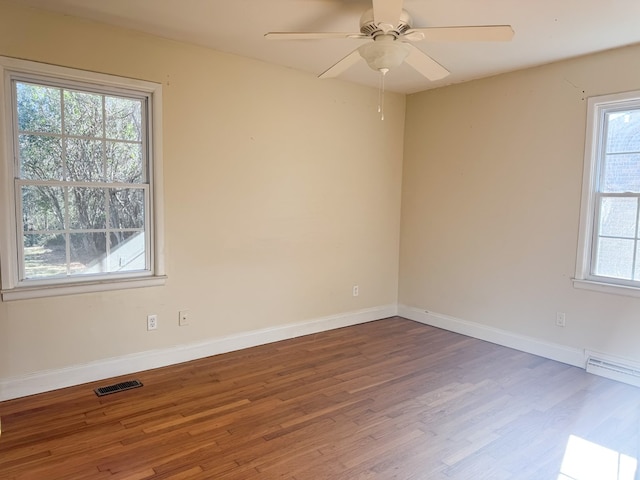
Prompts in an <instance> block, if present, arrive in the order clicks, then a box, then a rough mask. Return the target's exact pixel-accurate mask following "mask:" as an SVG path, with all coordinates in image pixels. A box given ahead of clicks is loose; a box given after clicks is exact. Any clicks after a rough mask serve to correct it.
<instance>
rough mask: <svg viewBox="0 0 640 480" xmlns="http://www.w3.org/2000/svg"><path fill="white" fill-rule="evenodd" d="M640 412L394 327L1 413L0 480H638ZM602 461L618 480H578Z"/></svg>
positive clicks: (85, 389) (599, 387)
mask: <svg viewBox="0 0 640 480" xmlns="http://www.w3.org/2000/svg"><path fill="white" fill-rule="evenodd" d="M132 378H136V379H139V380H140V381H142V383H144V387H142V388H138V389H134V390H129V391H125V392H121V393H116V394H113V395H108V396H105V397H101V398H98V397H96V396H95V394H94V393H93V389H94V388H96V387H98V386H103V385H108V384H110V383H115V382H118V381H122V380H128V379H132ZM639 405H640V389H637V388H635V387H631V386H628V385H624V384H621V383H617V382H613V381H610V380H606V379H603V378H600V377H596V376H593V375H589V374H587V373H585V372H584V371H583V370H581V369H578V368H575V367H570V366H567V365H564V364H561V363H557V362H554V361H551V360H545V359H543V358H540V357H536V356H533V355H528V354H525V353H521V352H517V351H515V350H511V349H508V348H504V347H500V346H497V345H493V344H490V343H486V342H482V341H480V340H475V339H471V338H468V337H464V336H462V335H457V334H454V333H451V332H447V331H443V330H439V329H436V328H432V327H429V326H425V325H421V324H418V323H414V322H412V321H409V320H404V319H401V318H391V319H386V320H380V321H376V322H371V323H367V324H363V325H358V326H354V327H348V328H343V329H339V330H333V331H329V332H324V333H320V334H316V335H310V336H306V337H302V338H298V339H292V340H287V341H283V342H278V343H273V344H270V345H264V346H260V347H255V348H251V349H247V350H243V351H238V352H233V353H228V354H224V355H219V356H215V357H210V358H206V359H202V360H197V361H194V362H189V363H185V364H181V365H177V366H172V367H167V368H162V369H157V370H153V371H148V372H142V373H139V374H136V375H131V376H128V377H125V378H117V379H113V380H108V381H102V382H97V383H95V384H87V385H82V386H78V387H73V388H68V389H64V390H59V391H55V392H50V393H45V394H41V395H36V396H32V397H27V398H22V399H16V400H11V401H7V402H3V403H0V416H1V417H2V426H3V433H2V436H0V478H2V479H7V480H9V479H38V480H40V479H55V480H61V479H74V480H75V479H112V480H125V479H126V480H141V479H147V478H153V479H216V480H219V479H233V480H243V479H275V478H279V479H290V480H294V479H296V480H303V479H304V480H307V479H313V480H322V479H341V480H346V479H349V480H351V479H363V480H364V479H399V480H410V479H429V480H431V479H435V480H437V479H460V480H462V479H474V480H478V479H491V480H499V479H532V480H544V479H554V480H556V479H563V480H569V479H571V480H581V478H590V479H591V478H597V479H598V480H609V478H611V479H612V480H613V479H616V480H623V479H625V478H629V479H633V478H634V476H633V473H634V472H635V458H636V457H637V450H638V441H639V437H638V425H639V418H638V411H639ZM605 448H606V449H609V450H605ZM599 455H602V458H601V457H599ZM607 455H608V457H607ZM574 456H575V457H576V458H577V459H578V462H574V463H573V464H570V460H571V459H572V458H574ZM605 458H608V459H609V461H611V463H612V465H613V466H612V467H611V468H612V469H613V470H612V471H615V470H616V469H621V472H619V476H613V474H611V475H612V476H610V477H609V476H603V475H604V474H596V475H597V476H589V477H586V476H583V477H581V476H580V475H581V473H580V469H582V471H583V472H586V473H588V474H589V475H594V472H595V469H596V468H604V467H603V465H604V464H605V463H606V462H605V460H603V459H605ZM563 459H564V465H563ZM603 462H604V463H603ZM561 469H562V475H561ZM624 469H627V470H629V471H630V473H628V472H627V474H628V475H630V476H628V477H625V476H624V475H625V470H624ZM582 475H584V473H583V474H582ZM606 475H609V474H606Z"/></svg>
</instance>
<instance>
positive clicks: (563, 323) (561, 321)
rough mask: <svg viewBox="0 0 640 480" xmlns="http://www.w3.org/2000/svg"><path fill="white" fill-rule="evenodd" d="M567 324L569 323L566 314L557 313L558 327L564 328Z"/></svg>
mask: <svg viewBox="0 0 640 480" xmlns="http://www.w3.org/2000/svg"><path fill="white" fill-rule="evenodd" d="M566 324H567V322H566V317H565V314H564V312H556V326H557V327H564V326H566Z"/></svg>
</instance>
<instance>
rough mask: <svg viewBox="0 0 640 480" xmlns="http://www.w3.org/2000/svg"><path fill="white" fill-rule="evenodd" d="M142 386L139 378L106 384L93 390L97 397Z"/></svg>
mask: <svg viewBox="0 0 640 480" xmlns="http://www.w3.org/2000/svg"><path fill="white" fill-rule="evenodd" d="M141 386H142V382H140V381H139V380H129V381H128V382H121V383H116V384H115V385H107V386H106V387H100V388H96V389H95V390H94V392H96V395H97V396H99V397H103V396H105V395H109V394H110V393H117V392H123V391H125V390H131V389H132V388H138V387H141Z"/></svg>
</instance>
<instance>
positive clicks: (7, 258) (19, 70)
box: [0, 56, 166, 301]
mask: <svg viewBox="0 0 640 480" xmlns="http://www.w3.org/2000/svg"><path fill="white" fill-rule="evenodd" d="M12 74H17V75H20V74H28V75H39V76H50V77H54V78H55V79H58V80H60V81H63V82H83V83H85V84H86V83H91V84H95V85H96V88H97V89H100V88H104V87H107V88H115V89H117V88H126V89H133V90H137V91H140V92H144V93H145V94H148V95H149V103H150V107H151V115H150V118H149V119H148V121H149V126H148V130H149V131H148V136H149V139H148V148H149V159H150V161H149V180H150V182H149V183H150V185H149V188H150V200H151V201H150V204H149V208H150V213H149V215H148V217H149V218H148V221H149V223H150V233H151V239H150V241H151V243H152V251H153V255H152V261H151V274H148V275H145V276H131V277H127V278H122V277H120V278H118V277H112V278H101V279H96V278H92V279H89V280H76V279H74V280H73V281H67V282H64V283H51V284H46V285H37V284H34V285H29V286H22V285H18V281H19V272H18V268H19V266H18V263H19V262H18V257H17V256H18V244H17V235H16V232H17V230H16V229H17V222H16V215H17V213H16V212H15V211H12V208H17V207H18V205H16V203H17V202H15V195H14V188H15V182H14V178H13V177H14V175H13V170H14V166H13V162H14V153H13V139H10V138H9V137H8V136H9V135H10V134H11V133H12V132H11V131H10V130H9V129H11V128H12V125H13V111H12V108H13V107H12V101H11V98H12V92H11V82H10V75H12ZM0 155H3V157H4V158H3V159H2V161H0V188H1V191H0V202H1V204H2V205H7V206H8V208H0V279H1V282H2V283H1V285H2V290H0V294H1V296H2V301H10V300H20V299H27V298H38V297H51V296H58V295H71V294H78V293H88V292H97V291H107V290H119V289H128V288H138V287H149V286H157V285H163V284H164V283H165V280H166V272H165V251H164V207H163V167H162V85H161V84H158V83H154V82H149V81H145V80H137V79H130V78H123V77H117V76H114V75H107V74H102V73H95V72H89V71H85V70H78V69H72V68H67V67H60V66H57V65H50V64H44V63H37V62H32V61H28V60H19V59H15V58H10V57H3V56H0Z"/></svg>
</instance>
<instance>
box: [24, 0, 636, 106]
mask: <svg viewBox="0 0 640 480" xmlns="http://www.w3.org/2000/svg"><path fill="white" fill-rule="evenodd" d="M14 1H15V2H16V3H19V4H23V5H30V6H34V7H38V8H43V9H46V10H52V11H57V12H62V13H65V14H68V15H73V16H79V17H86V18H89V19H93V20H96V21H99V22H104V23H109V24H114V25H119V26H122V27H127V28H131V29H135V30H140V31H144V32H148V33H152V34H155V35H159V36H162V37H166V38H172V39H176V40H181V41H186V42H191V43H195V44H199V45H204V46H207V47H211V48H213V49H216V50H220V51H224V52H229V53H234V54H238V55H242V56H245V57H250V58H255V59H259V60H263V61H265V62H270V63H275V64H278V65H283V66H286V67H291V68H295V69H299V70H303V71H307V72H311V73H313V74H316V75H319V74H320V73H322V72H323V71H325V70H326V69H327V68H329V67H330V66H331V65H333V64H334V63H335V62H337V61H338V60H339V59H340V58H342V57H343V56H345V55H346V54H348V53H349V52H351V51H352V50H354V49H355V48H357V47H358V46H359V45H361V41H358V40H352V39H332V40H296V41H274V40H266V39H265V38H264V37H263V35H264V34H265V33H266V32H268V31H321V32H324V31H327V32H329V31H346V32H358V31H359V19H360V15H361V14H362V12H364V11H365V10H366V9H368V8H370V7H371V2H370V0H14ZM404 8H405V9H406V10H407V11H408V12H409V13H410V14H411V16H412V17H413V25H412V26H413V27H430V26H451V25H495V24H510V25H512V26H513V29H514V30H515V36H514V38H513V40H512V41H511V42H508V43H481V42H473V43H457V42H456V43H453V42H450V43H429V42H420V43H417V44H414V45H416V46H418V47H419V48H420V49H421V50H423V51H424V52H426V53H428V54H429V55H430V56H431V57H433V58H434V59H436V60H437V61H438V62H439V63H441V64H442V65H443V66H445V67H446V68H447V69H449V70H450V71H451V75H449V76H448V77H446V78H444V79H442V80H438V81H435V82H430V81H428V80H426V79H425V78H423V77H422V76H420V75H419V74H418V73H417V72H415V71H414V70H413V69H412V68H411V67H409V66H407V65H402V66H401V67H399V68H397V69H395V70H392V71H391V72H389V74H388V75H387V83H386V85H387V89H389V90H392V91H396V92H403V93H414V92H418V91H421V90H427V89H430V88H434V87H439V86H443V85H449V84H452V83H460V82H464V81H468V80H472V79H476V78H481V77H486V76H490V75H494V74H497V73H501V72H507V71H512V70H518V69H521V68H526V67H530V66H534V65H540V64H544V63H549V62H553V61H557V60H561V59H565V58H569V57H575V56H579V55H584V54H588V53H592V52H597V51H601V50H607V49H610V48H615V47H619V46H623V45H629V44H634V43H640V27H639V19H640V1H639V0H405V3H404ZM639 60H640V59H639ZM339 78H341V79H344V80H348V81H352V82H356V83H360V84H363V85H370V86H377V85H378V81H379V78H378V74H377V73H376V72H374V71H373V70H370V69H369V67H368V66H367V65H366V63H365V62H364V61H361V62H359V63H358V64H357V65H356V66H354V67H352V68H351V69H349V70H348V71H347V72H345V73H344V74H342V75H341V76H340V77H339ZM318 81H332V80H318Z"/></svg>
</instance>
